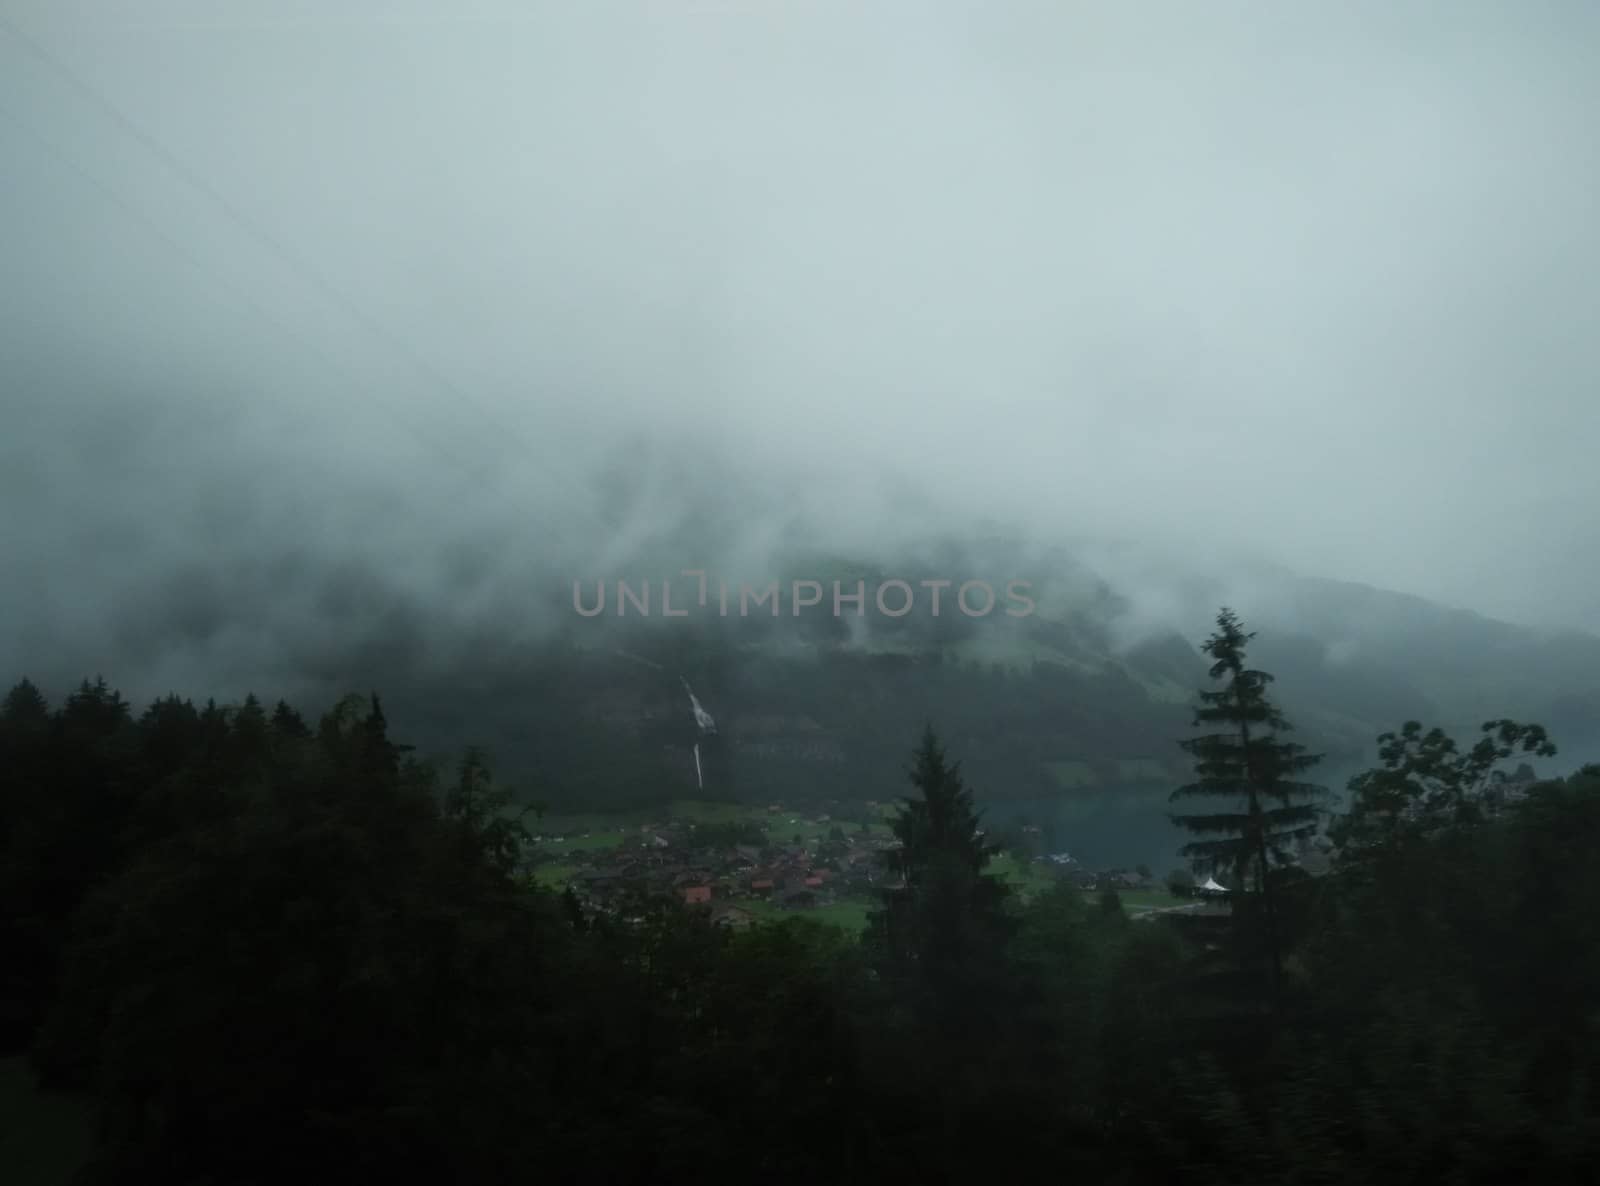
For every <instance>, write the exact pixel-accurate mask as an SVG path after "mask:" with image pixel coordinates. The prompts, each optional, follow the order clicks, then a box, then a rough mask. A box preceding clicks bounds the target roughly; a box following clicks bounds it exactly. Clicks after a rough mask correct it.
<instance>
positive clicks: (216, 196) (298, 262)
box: [0, 17, 529, 479]
mask: <svg viewBox="0 0 1600 1186" xmlns="http://www.w3.org/2000/svg"><path fill="white" fill-rule="evenodd" d="M0 29H4V30H5V31H6V32H7V33H8V34H10V36H11V37H12V38H13V39H14V40H15V41H17V42H18V43H19V44H21V45H22V46H24V47H25V48H26V49H27V50H28V51H29V52H30V53H32V54H33V56H34V57H36V58H38V59H39V60H40V61H41V62H43V63H44V64H45V65H46V66H48V67H49V68H50V69H52V70H54V71H55V72H56V73H57V74H59V75H60V76H61V77H63V78H65V79H66V80H67V81H68V82H69V83H70V84H71V85H72V86H73V87H74V88H75V89H76V90H78V91H79V92H80V93H81V94H83V95H84V96H85V97H86V98H87V99H88V100H89V101H90V102H91V103H92V104H93V105H94V106H95V107H97V108H99V109H100V111H101V112H102V113H104V114H105V116H106V117H107V118H108V119H110V120H111V121H112V122H113V123H115V124H116V125H117V126H118V127H119V128H120V129H122V131H123V132H124V133H125V134H127V135H128V136H130V137H131V138H132V139H133V140H135V141H136V142H137V143H138V144H140V145H141V146H142V147H143V148H144V149H145V150H146V151H147V152H149V153H150V154H151V155H153V156H154V157H156V159H157V160H159V161H160V162H161V163H162V164H163V165H164V166H165V167H166V168H167V170H168V171H169V172H171V173H172V174H173V175H174V176H176V177H178V178H179V179H180V180H182V181H183V182H185V183H186V184H187V185H189V186H190V187H191V188H192V189H194V190H196V191H197V192H199V193H201V194H203V195H204V196H205V197H207V198H209V199H210V200H211V201H212V202H213V203H214V204H215V205H216V206H217V207H218V208H219V209H220V210H221V211H222V212H223V213H224V214H225V215H226V216H227V217H228V218H229V220H231V221H232V222H233V223H234V224H235V225H236V226H237V227H239V228H240V229H241V230H243V231H244V232H245V233H246V234H247V235H248V236H250V237H251V238H253V239H254V240H255V241H256V242H257V243H258V244H260V245H261V246H262V247H263V248H264V249H265V250H266V251H267V252H268V254H270V255H272V256H274V257H276V258H277V259H278V260H279V262H280V263H282V264H283V265H284V266H286V267H287V268H288V269H289V270H290V271H291V272H294V273H296V274H297V275H298V276H299V277H300V279H301V280H302V281H304V282H306V283H308V284H310V285H311V286H312V287H313V288H315V289H316V290H317V291H318V292H320V293H321V294H322V295H323V296H324V297H326V298H327V299H328V300H330V301H332V302H333V303H334V304H335V305H338V306H339V307H340V308H342V309H343V310H344V311H345V312H346V313H347V314H348V315H349V316H351V317H352V318H354V319H355V320H356V321H357V322H358V323H359V324H361V325H362V326H363V327H364V328H365V329H366V330H367V331H368V332H369V333H371V334H373V335H374V336H376V337H378V338H379V339H381V340H382V341H384V342H385V343H386V344H387V345H388V346H389V347H390V349H392V350H394V351H395V352H396V353H397V354H399V355H400V356H402V357H403V358H405V359H406V360H407V361H408V362H409V363H410V364H411V366H412V367H413V368H415V369H416V370H417V371H418V372H419V373H420V374H421V375H422V376H423V377H424V378H426V379H427V380H428V381H429V382H431V383H433V384H434V385H435V386H436V387H438V388H440V389H442V390H444V391H445V392H447V393H448V394H450V395H451V396H453V397H454V398H455V399H456V400H457V401H459V402H460V403H462V404H467V405H472V406H475V407H476V408H477V409H478V412H479V415H480V416H482V418H483V419H484V420H485V422H486V423H487V424H488V425H489V428H490V431H491V432H492V433H493V434H494V436H495V437H496V439H498V440H504V439H508V438H509V439H511V440H512V441H513V442H514V443H516V444H518V445H520V446H522V447H523V448H525V449H526V448H529V445H528V442H527V441H526V440H524V439H522V438H521V434H520V433H518V432H516V431H515V430H513V429H511V428H509V426H507V425H505V424H504V423H502V422H499V421H498V419H497V417H496V416H495V414H494V413H493V412H492V411H491V410H489V409H488V408H487V407H486V406H485V405H484V404H483V403H482V402H481V401H480V400H478V399H476V398H475V397H474V396H472V395H471V394H469V393H468V392H466V391H464V390H462V389H461V388H460V387H458V386H457V385H456V384H455V383H453V382H451V380H450V379H449V378H448V377H446V376H445V375H443V374H441V373H440V372H439V370H438V369H437V368H436V367H434V366H433V365H432V364H430V363H429V362H428V361H427V360H426V359H424V358H422V357H421V355H419V354H418V353H417V352H416V351H415V350H413V349H412V348H411V347H410V346H409V344H408V343H406V341H405V340H404V339H403V338H402V337H400V336H399V335H397V334H395V333H393V332H392V331H390V330H389V329H388V328H386V327H385V326H383V325H382V324H381V323H379V322H378V321H377V320H376V319H374V318H373V317H371V316H370V315H369V314H367V313H366V312H365V311H364V310H363V309H361V308H360V307H359V306H357V305H356V304H355V302H354V301H352V300H351V299H350V298H349V297H347V296H346V295H345V294H344V293H342V292H341V291H339V290H338V289H337V288H336V287H334V285H333V284H332V283H330V282H329V281H328V279H327V278H326V277H325V276H324V275H323V274H322V273H321V272H319V271H317V270H316V269H315V268H313V267H311V266H310V265H309V264H307V263H306V262H305V261H304V260H302V259H300V258H299V257H298V256H296V255H295V254H294V253H293V252H292V251H291V250H290V249H289V248H288V247H287V246H286V245H285V244H284V243H283V242H282V241H281V240H280V239H278V238H277V237H276V236H274V235H272V234H271V233H270V232H268V231H267V230H265V229H264V228H263V227H261V226H260V225H258V224H257V223H256V222H255V221H254V220H252V219H251V218H250V217H249V216H248V215H247V214H245V213H244V211H242V210H240V209H239V207H238V206H237V205H235V204H234V203H233V202H232V201H231V200H230V199H229V198H228V197H227V195H226V194H224V193H222V192H221V191H220V190H218V189H217V188H216V186H214V185H212V184H211V183H210V182H209V181H207V180H206V179H205V178H204V177H203V176H201V175H200V174H198V173H196V172H195V171H194V170H192V169H190V168H189V167H188V166H186V165H185V164H184V163H183V161H182V160H180V159H179V158H178V157H177V155H176V154H174V153H173V152H172V151H171V150H170V149H169V148H167V147H166V146H165V145H164V144H162V143H161V142H160V141H159V140H157V139H156V138H155V137H154V136H152V135H150V133H148V132H147V131H145V130H144V128H142V127H141V126H139V125H138V124H137V123H135V122H134V121H133V120H132V119H131V118H129V117H128V116H127V115H126V114H125V113H124V112H123V111H122V110H121V109H120V108H119V107H117V106H116V104H114V103H112V102H111V100H109V99H108V98H106V96H105V95H104V94H102V93H101V92H100V91H99V90H97V89H96V88H95V87H93V86H92V85H91V84H90V83H88V82H87V81H85V80H84V79H83V78H82V77H81V76H80V75H79V74H77V73H76V72H75V71H73V70H72V69H71V68H70V67H69V66H67V65H66V64H65V63H64V62H62V61H61V60H60V59H59V58H57V57H56V56H55V55H53V54H52V53H50V52H49V51H48V50H47V49H46V48H45V47H44V46H42V45H41V44H40V43H39V42H38V41H36V40H35V39H34V38H32V37H30V36H29V35H28V34H26V33H25V32H23V31H22V30H21V29H19V28H18V27H17V26H16V24H15V23H14V22H12V21H10V20H8V19H6V18H4V17H0ZM164 237H165V236H164ZM479 476H480V479H481V476H482V475H481V474H480V475H479Z"/></svg>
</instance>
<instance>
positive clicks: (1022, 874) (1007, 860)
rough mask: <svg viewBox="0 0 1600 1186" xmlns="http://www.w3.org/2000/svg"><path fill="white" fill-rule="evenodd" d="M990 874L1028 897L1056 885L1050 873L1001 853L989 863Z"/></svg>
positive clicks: (1008, 854) (1028, 862)
mask: <svg viewBox="0 0 1600 1186" xmlns="http://www.w3.org/2000/svg"><path fill="white" fill-rule="evenodd" d="M988 872H989V873H992V874H993V875H994V876H996V877H998V878H999V879H1000V880H1001V881H1003V882H1005V883H1006V884H1007V885H1008V886H1010V887H1011V889H1012V890H1014V891H1015V892H1017V893H1019V894H1022V895H1024V896H1026V897H1030V898H1031V897H1035V896H1037V895H1039V894H1042V893H1044V892H1045V891H1046V890H1048V889H1049V888H1050V887H1051V886H1052V885H1054V884H1055V878H1054V877H1053V876H1052V875H1051V874H1050V871H1049V870H1048V869H1046V868H1043V867H1041V866H1039V865H1035V864H1033V863H1032V862H1031V861H1021V860H1018V859H1017V858H1016V857H1014V856H1012V855H1011V854H1010V853H1008V852H1006V853H1001V854H1000V855H999V856H997V857H995V858H994V859H993V860H992V861H990V862H989V868H988Z"/></svg>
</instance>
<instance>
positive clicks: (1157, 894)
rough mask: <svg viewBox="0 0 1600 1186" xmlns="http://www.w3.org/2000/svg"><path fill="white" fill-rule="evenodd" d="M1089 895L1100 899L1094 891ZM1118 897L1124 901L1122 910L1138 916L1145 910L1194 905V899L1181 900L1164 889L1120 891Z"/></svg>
mask: <svg viewBox="0 0 1600 1186" xmlns="http://www.w3.org/2000/svg"><path fill="white" fill-rule="evenodd" d="M1088 893H1089V896H1090V897H1093V898H1096V899H1098V898H1099V895H1098V894H1097V893H1095V892H1094V891H1093V890H1090V891H1088ZM1117 897H1119V898H1121V899H1122V908H1123V909H1124V910H1126V911H1127V912H1128V913H1129V914H1137V913H1139V912H1140V911H1143V910H1166V909H1167V908H1168V907H1171V906H1189V905H1192V904H1193V903H1194V899H1193V898H1180V897H1177V896H1176V895H1174V894H1169V893H1168V892H1167V891H1166V890H1164V889H1152V890H1118V891H1117Z"/></svg>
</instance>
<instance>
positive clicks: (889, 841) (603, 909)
mask: <svg viewBox="0 0 1600 1186" xmlns="http://www.w3.org/2000/svg"><path fill="white" fill-rule="evenodd" d="M894 811H895V808H894V806H893V805H885V804H879V803H867V804H864V805H863V804H854V805H850V806H849V807H841V806H839V805H833V810H832V811H821V812H815V811H812V812H800V811H795V810H793V809H790V808H786V807H785V806H783V805H782V804H767V805H765V806H749V805H741V804H731V803H715V802H695V801H678V802H674V803H673V804H671V805H670V806H669V807H668V808H667V809H666V810H665V811H664V812H658V813H656V814H657V816H658V818H654V819H648V818H639V819H633V818H628V817H620V818H619V817H606V816H568V817H549V818H547V819H545V820H542V821H541V823H540V825H539V834H538V835H536V836H535V837H534V838H533V841H534V843H533V846H532V875H533V876H534V878H535V879H536V880H537V881H538V882H540V883H541V884H543V885H546V886H549V887H551V888H554V889H559V890H563V891H570V892H571V895H572V897H573V899H574V900H575V901H576V902H577V904H578V905H579V906H580V907H581V908H582V909H583V910H584V912H585V913H586V914H590V915H595V914H606V915H611V916H616V917H622V918H629V917H633V916H635V915H637V914H642V913H643V910H642V908H643V907H644V905H645V904H646V903H648V902H650V901H660V900H662V899H674V900H677V901H680V902H682V903H684V904H685V905H687V906H689V907H692V908H698V909H702V910H704V911H706V912H707V913H708V914H709V916H710V918H711V920H712V921H713V922H714V923H716V924H717V925H719V926H724V927H729V928H732V929H738V930H742V929H744V928H746V927H749V926H751V925H753V924H755V923H758V922H760V921H763V920H767V919H772V918H779V917H789V916H793V915H796V914H804V915H808V916H810V917H814V918H816V919H818V920H819V921H822V922H826V923H832V924H834V925H837V926H840V927H842V928H844V929H846V930H849V931H860V930H862V929H863V928H864V927H865V926H866V923H867V916H868V913H869V912H870V911H871V910H873V909H874V908H876V906H877V905H878V902H879V894H880V892H881V891H883V890H886V889H893V888H895V887H896V884H897V882H896V877H895V874H894V873H893V872H892V871H891V862H890V861H889V860H888V859H887V858H888V856H889V854H890V853H891V852H892V851H893V850H894V849H896V848H897V847H899V841H898V840H897V839H896V837H895V835H894V832H893V830H892V828H891V827H890V824H889V821H890V819H891V818H892V816H893V814H894ZM1020 835H1021V836H1022V837H1023V838H1025V839H1027V840H1032V841H1035V843H1034V844H1032V845H1019V846H1017V847H1018V848H1021V849H1024V850H1026V849H1027V848H1029V847H1032V848H1035V849H1036V848H1037V847H1038V845H1037V840H1038V838H1039V829H1038V828H1036V827H1024V828H1023V829H1021V831H1020ZM990 872H992V873H994V874H995V875H996V876H997V877H999V878H1001V879H1002V880H1004V881H1005V882H1007V883H1008V884H1009V885H1010V886H1011V888H1012V889H1013V891H1014V892H1016V893H1017V894H1018V895H1019V896H1021V897H1023V898H1028V897H1031V896H1034V895H1036V894H1038V893H1041V892H1043V891H1044V890H1047V889H1049V888H1050V887H1052V886H1053V885H1055V884H1056V883H1058V882H1060V881H1063V880H1065V881H1067V882H1069V883H1070V884H1072V885H1074V886H1076V887H1077V888H1078V889H1080V890H1081V891H1083V892H1085V893H1088V894H1099V893H1102V892H1103V891H1105V890H1107V889H1114V890H1116V891H1117V893H1118V895H1119V897H1120V898H1121V900H1122V902H1123V904H1124V907H1125V908H1126V909H1127V910H1128V912H1129V914H1130V915H1133V916H1136V917H1137V916H1142V915H1153V914H1154V913H1155V912H1157V911H1161V910H1169V909H1179V908H1190V909H1192V908H1194V907H1195V905H1196V903H1195V901H1194V899H1193V898H1192V897H1188V896H1179V895H1178V894H1175V893H1174V892H1173V891H1172V889H1171V888H1169V887H1168V886H1166V885H1164V884H1162V883H1161V882H1158V881H1157V880H1156V879H1155V878H1154V877H1153V876H1152V875H1151V873H1150V871H1149V870H1148V869H1139V870H1128V869H1105V870H1090V869H1086V868H1084V867H1083V866H1082V865H1080V864H1079V863H1078V861H1076V860H1075V859H1074V858H1073V857H1072V856H1071V855H1070V854H1068V853H1063V852H1057V853H1043V852H1034V853H1029V852H1027V851H1013V850H1010V849H1008V850H1006V851H1002V852H1001V853H999V854H997V855H996V857H995V858H994V860H993V861H992V862H991V866H990Z"/></svg>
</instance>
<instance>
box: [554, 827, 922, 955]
mask: <svg viewBox="0 0 1600 1186" xmlns="http://www.w3.org/2000/svg"><path fill="white" fill-rule="evenodd" d="M810 822H812V823H826V822H827V819H826V817H822V819H820V820H813V821H810ZM897 845H898V841H896V840H894V839H893V838H889V837H883V836H880V835H868V834H858V835H855V836H851V837H849V838H845V837H844V834H843V832H842V831H840V830H837V829H836V830H835V831H834V833H833V838H832V839H828V840H823V841H820V842H817V843H813V844H804V843H792V842H791V843H777V842H775V841H772V840H768V841H767V842H765V843H761V844H733V845H728V844H717V843H705V842H702V841H700V840H699V839H698V838H697V837H696V829H695V827H694V826H693V825H692V824H664V825H659V826H646V827H644V828H641V829H640V831H639V833H638V834H637V835H635V836H632V837H630V838H628V839H627V840H626V841H624V843H623V844H622V845H620V846H618V847H617V848H614V849H609V850H595V851H591V852H588V853H585V854H581V855H579V856H578V857H577V858H575V859H576V860H578V861H579V862H581V863H579V864H578V866H577V868H576V869H575V871H574V872H573V873H572V875H571V877H570V879H569V882H568V884H569V888H570V889H571V890H572V892H573V893H574V895H576V897H577V899H578V901H579V903H580V904H581V905H582V906H583V907H584V908H585V910H587V911H590V912H601V913H608V914H615V913H618V912H620V911H622V910H623V909H624V907H625V906H626V905H627V904H628V903H636V902H639V901H641V900H648V899H660V898H663V897H672V898H676V899H678V900H679V901H682V902H684V903H686V904H688V905H690V906H700V907H705V908H706V909H707V910H708V911H709V912H710V914H711V917H712V920H713V921H714V922H716V923H718V924H719V925H722V926H728V927H733V928H736V929H737V928H743V927H746V926H749V925H750V923H751V922H753V921H754V918H755V916H756V914H757V913H758V912H766V911H768V910H769V909H771V908H773V907H776V908H781V909H786V910H808V909H812V908H815V907H817V906H823V905H827V904H829V903H831V902H835V901H838V900H840V899H842V898H852V897H853V898H861V897H865V896H867V895H869V894H871V893H872V892H873V891H875V890H879V889H883V888H887V887H889V885H890V880H889V875H888V873H887V870H886V868H885V863H884V860H883V856H884V853H885V852H887V851H888V850H889V849H892V848H894V847H896V846H897Z"/></svg>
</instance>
